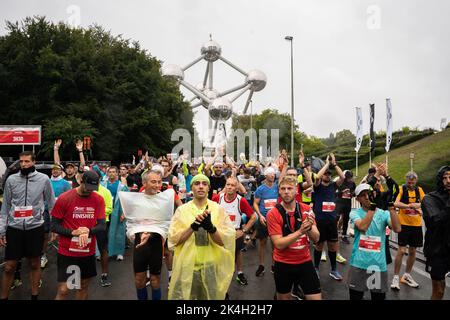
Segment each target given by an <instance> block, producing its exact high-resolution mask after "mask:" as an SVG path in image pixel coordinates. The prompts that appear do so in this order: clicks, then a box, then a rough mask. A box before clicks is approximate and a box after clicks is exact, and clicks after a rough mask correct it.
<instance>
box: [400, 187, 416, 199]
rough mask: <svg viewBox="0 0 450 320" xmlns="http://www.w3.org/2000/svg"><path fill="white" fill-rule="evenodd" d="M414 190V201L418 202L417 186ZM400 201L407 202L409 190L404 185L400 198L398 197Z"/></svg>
mask: <svg viewBox="0 0 450 320" xmlns="http://www.w3.org/2000/svg"><path fill="white" fill-rule="evenodd" d="M414 192H415V193H416V203H420V192H419V187H418V186H415V187H414ZM400 202H402V203H404V204H409V192H408V187H407V186H406V185H402V198H401V199H400Z"/></svg>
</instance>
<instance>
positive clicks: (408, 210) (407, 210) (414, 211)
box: [405, 209, 419, 216]
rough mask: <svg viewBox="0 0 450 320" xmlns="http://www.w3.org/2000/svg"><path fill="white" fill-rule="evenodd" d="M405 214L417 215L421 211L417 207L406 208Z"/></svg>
mask: <svg viewBox="0 0 450 320" xmlns="http://www.w3.org/2000/svg"><path fill="white" fill-rule="evenodd" d="M405 214H406V215H408V216H416V215H418V214H419V212H418V211H417V210H415V209H405Z"/></svg>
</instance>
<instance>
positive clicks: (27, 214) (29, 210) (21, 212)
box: [14, 206, 33, 219]
mask: <svg viewBox="0 0 450 320" xmlns="http://www.w3.org/2000/svg"><path fill="white" fill-rule="evenodd" d="M32 216H33V206H23V207H15V208H14V218H16V219H28V218H31V217H32Z"/></svg>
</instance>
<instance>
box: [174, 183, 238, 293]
mask: <svg viewBox="0 0 450 320" xmlns="http://www.w3.org/2000/svg"><path fill="white" fill-rule="evenodd" d="M209 188H210V183H209V179H208V177H207V176H205V175H203V174H198V175H196V176H195V177H194V178H193V179H192V181H191V190H192V192H193V194H194V199H193V200H192V201H190V202H188V203H186V204H184V205H182V206H181V207H179V208H178V209H177V210H176V211H175V214H174V216H173V218H172V222H171V224H170V228H169V243H168V244H169V250H174V260H173V271H172V280H171V282H170V288H169V295H168V298H169V300H223V299H225V295H226V293H227V290H228V287H229V285H230V282H231V279H232V277H233V273H234V255H235V253H234V252H235V238H236V231H235V229H234V226H233V224H232V222H231V220H230V218H229V217H228V215H227V214H226V213H225V210H224V209H223V208H221V207H220V206H219V205H218V204H217V203H215V202H213V201H210V200H208V191H209Z"/></svg>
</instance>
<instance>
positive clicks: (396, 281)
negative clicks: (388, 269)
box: [391, 275, 400, 290]
mask: <svg viewBox="0 0 450 320" xmlns="http://www.w3.org/2000/svg"><path fill="white" fill-rule="evenodd" d="M391 289H394V290H400V279H399V276H398V275H395V276H394V277H393V278H392V284H391Z"/></svg>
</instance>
